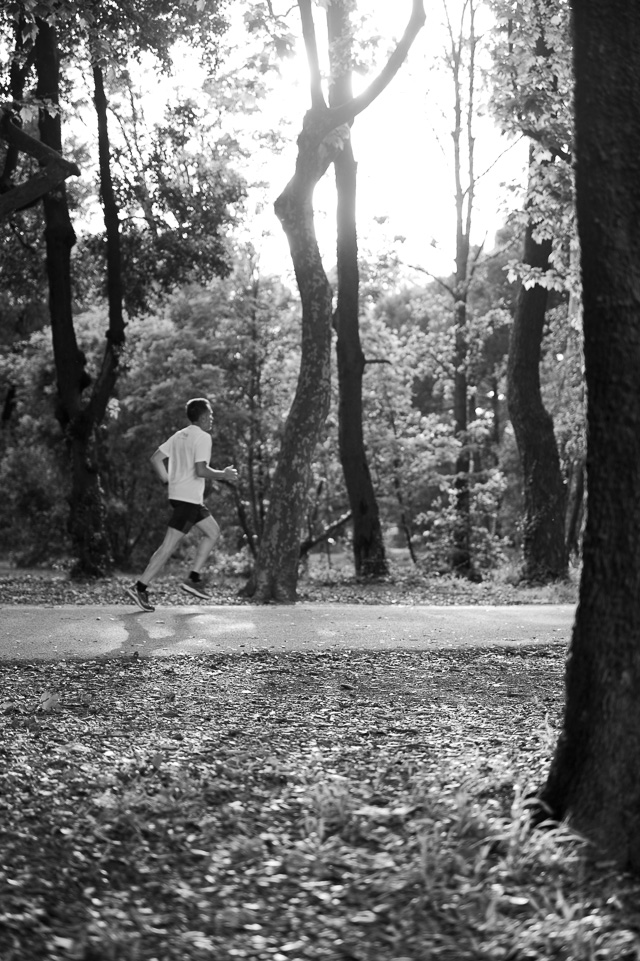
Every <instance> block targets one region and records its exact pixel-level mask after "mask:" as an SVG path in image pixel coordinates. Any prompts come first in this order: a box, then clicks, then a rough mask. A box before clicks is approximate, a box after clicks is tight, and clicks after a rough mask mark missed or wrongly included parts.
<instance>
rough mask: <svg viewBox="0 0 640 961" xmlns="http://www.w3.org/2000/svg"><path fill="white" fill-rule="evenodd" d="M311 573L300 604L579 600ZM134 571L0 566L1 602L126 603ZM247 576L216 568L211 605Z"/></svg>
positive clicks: (182, 599)
mask: <svg viewBox="0 0 640 961" xmlns="http://www.w3.org/2000/svg"><path fill="white" fill-rule="evenodd" d="M313 561H314V563H313V565H312V567H311V570H310V573H309V574H307V575H305V576H303V577H301V579H300V583H299V587H298V595H299V600H300V601H301V602H302V603H309V602H312V603H315V602H318V603H322V602H332V603H344V604H437V605H441V604H572V603H574V602H575V601H576V599H577V575H576V574H575V573H574V576H572V577H571V579H570V580H568V581H567V582H566V583H559V584H553V585H548V586H539V587H523V586H517V585H515V584H512V583H508V581H507V580H505V579H504V578H501V577H500V576H493V577H487V578H486V579H485V580H483V581H482V582H481V583H478V584H475V583H472V582H471V581H468V580H465V579H464V578H456V577H452V576H433V575H432V576H428V575H425V574H422V573H421V572H420V571H419V570H418V569H413V568H407V567H405V566H401V565H394V566H393V567H392V574H391V576H390V577H387V578H384V579H381V580H377V581H368V582H366V581H365V582H363V581H360V580H358V579H357V578H355V577H353V576H352V575H351V574H350V573H349V571H348V570H345V569H344V568H343V567H335V568H331V569H328V568H326V566H323V565H322V564H321V562H319V561H318V560H317V559H316V558H314V559H313ZM183 577H184V570H183V569H181V567H180V566H179V565H178V564H174V566H173V570H171V571H170V572H169V573H168V574H166V575H165V576H163V577H161V578H159V579H158V581H156V582H154V583H153V585H152V587H151V594H152V596H153V600H154V601H155V602H156V603H158V604H161V605H164V606H167V605H180V604H185V603H187V602H188V601H189V598H188V597H187V596H186V595H185V594H184V593H183V592H182V591H181V590H180V583H181V580H182V579H183ZM134 579H135V576H134V575H131V574H128V575H125V574H116V575H114V576H112V577H107V578H104V579H101V580H90V581H84V582H83V581H72V580H70V579H69V577H68V575H67V574H66V573H64V572H63V571H52V570H41V571H24V570H19V569H15V568H5V569H0V604H37V603H46V604H125V605H127V606H130V604H131V601H130V599H129V598H128V597H127V596H126V595H125V593H124V588H125V586H126V585H128V584H131V583H132V581H133V580H134ZM245 583H246V579H245V578H242V577H238V576H235V577H234V576H229V575H228V574H225V573H223V572H220V571H214V572H213V574H212V576H211V580H210V585H209V589H210V591H211V602H212V604H247V603H250V601H249V600H247V598H245V597H242V596H241V594H240V591H241V589H242V587H243V586H244V584H245Z"/></svg>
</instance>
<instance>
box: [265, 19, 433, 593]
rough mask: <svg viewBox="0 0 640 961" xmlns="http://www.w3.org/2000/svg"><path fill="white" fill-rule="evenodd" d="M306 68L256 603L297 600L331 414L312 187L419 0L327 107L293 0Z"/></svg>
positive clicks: (324, 296) (386, 79) (401, 54)
mask: <svg viewBox="0 0 640 961" xmlns="http://www.w3.org/2000/svg"><path fill="white" fill-rule="evenodd" d="M298 7H299V9H300V16H301V20H302V32H303V36H304V40H305V45H306V49H307V56H308V60H309V67H310V74H311V84H310V88H311V105H312V106H311V109H310V110H309V111H308V112H307V114H306V115H305V118H304V122H303V127H302V132H301V133H300V136H299V137H298V157H297V161H296V170H295V174H294V176H293V177H292V179H291V180H290V181H289V183H288V184H287V186H286V187H285V189H284V190H283V192H282V194H281V195H280V196H279V197H278V199H277V201H276V203H275V211H276V214H277V216H278V219H279V220H280V222H281V224H282V227H283V229H284V231H285V233H286V235H287V239H288V241H289V249H290V251H291V259H292V261H293V266H294V271H295V275H296V281H297V284H298V289H299V291H300V299H301V301H302V344H301V359H300V373H299V377H298V385H297V388H296V393H295V397H294V400H293V404H292V406H291V410H290V411H289V415H288V417H287V422H286V425H285V430H284V437H283V440H282V445H281V448H280V455H279V459H278V464H277V467H276V470H275V473H274V476H273V480H272V484H271V497H270V502H269V510H268V512H267V516H266V518H265V525H264V532H263V537H262V541H261V544H260V550H259V552H258V558H257V561H256V570H255V574H254V577H253V582H252V583H251V584H250V585H249V586H248V587H247V593H253V594H254V596H255V598H256V600H258V601H263V602H266V601H281V602H293V601H295V599H296V589H297V581H298V559H299V554H300V534H301V528H302V517H303V513H304V507H305V503H306V499H307V496H308V487H309V479H310V473H311V461H312V457H313V453H314V450H315V448H316V446H317V443H318V440H319V438H320V434H321V430H322V427H323V425H324V422H325V420H326V417H327V414H328V412H329V405H330V378H331V320H332V310H333V303H332V300H333V296H332V290H331V286H330V284H329V282H328V280H327V276H326V273H325V271H324V268H323V266H322V260H321V257H320V252H319V250H318V243H317V240H316V235H315V227H314V220H313V191H314V188H315V186H316V184H317V183H318V181H319V180H320V178H321V177H322V176H323V175H324V173H325V172H326V171H327V169H328V167H329V166H330V164H331V163H333V162H334V160H335V158H336V156H337V154H338V152H339V151H340V149H341V148H342V147H343V145H344V143H345V142H346V141H347V140H348V136H349V131H348V127H347V125H350V124H351V123H353V120H354V118H355V117H356V116H357V115H358V114H359V113H361V112H362V111H363V110H365V109H366V108H367V107H368V106H369V104H371V103H372V102H373V101H374V100H375V98H376V97H377V96H379V94H380V93H381V92H382V91H383V90H384V89H385V87H386V86H387V85H388V84H389V83H390V81H391V80H392V78H393V77H394V76H395V74H396V73H397V71H398V70H399V68H400V66H401V64H402V63H403V61H404V59H405V57H406V55H407V53H408V51H409V48H410V47H411V44H412V43H413V41H414V39H415V37H416V36H417V34H418V32H419V30H420V29H421V28H422V25H423V24H424V20H425V14H424V7H423V3H422V0H413V3H412V12H411V17H410V18H409V23H408V24H407V27H406V29H405V32H404V34H403V36H402V38H401V40H400V41H399V42H398V44H397V45H396V47H395V49H394V50H393V51H392V53H391V55H390V56H389V59H388V61H387V63H386V64H385V66H384V67H383V69H382V70H381V71H380V73H379V74H378V75H377V76H376V77H375V78H374V80H373V81H372V82H371V83H370V84H369V86H368V87H367V88H366V90H364V91H363V92H362V93H361V94H359V95H358V96H357V97H353V98H352V99H350V100H348V101H346V102H345V103H341V104H339V105H338V106H336V107H327V105H326V102H325V98H324V94H323V91H322V78H321V72H320V64H319V58H318V50H317V46H316V38H315V29H314V26H313V16H312V8H311V0H298Z"/></svg>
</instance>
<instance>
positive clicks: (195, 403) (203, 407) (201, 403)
mask: <svg viewBox="0 0 640 961" xmlns="http://www.w3.org/2000/svg"><path fill="white" fill-rule="evenodd" d="M210 410H211V404H210V403H209V401H208V400H207V398H206V397H193V398H192V399H191V400H188V401H187V417H188V418H189V420H190V421H191V423H192V424H195V422H196V421H197V420H199V418H200V417H202V415H203V414H206V413H207V411H210Z"/></svg>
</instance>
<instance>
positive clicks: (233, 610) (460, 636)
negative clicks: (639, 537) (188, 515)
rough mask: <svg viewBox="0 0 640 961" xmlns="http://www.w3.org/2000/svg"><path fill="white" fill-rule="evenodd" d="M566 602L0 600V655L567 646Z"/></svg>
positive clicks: (570, 609) (570, 613)
mask: <svg viewBox="0 0 640 961" xmlns="http://www.w3.org/2000/svg"><path fill="white" fill-rule="evenodd" d="M574 614H575V608H574V606H573V605H547V604H535V605H519V606H509V607H480V606H466V607H449V606H443V607H427V606H419V605H401V604H391V605H366V604H362V605H361V604H295V605H291V606H258V605H243V606H221V607H212V606H209V605H195V604H194V605H185V606H184V607H166V608H162V607H158V608H157V609H156V610H155V611H154V612H153V613H149V614H145V613H143V612H142V611H140V610H138V609H137V608H135V607H134V606H133V605H132V606H131V607H130V608H129V607H123V606H120V605H104V606H78V607H75V606H60V607H45V606H42V607H36V606H27V605H25V606H0V661H9V660H11V661H13V660H63V659H68V658H82V659H87V658H94V657H104V656H118V655H129V656H131V655H133V654H134V653H135V652H137V653H138V655H139V656H140V657H143V656H145V657H146V656H163V657H166V656H170V655H181V654H212V653H224V652H227V653H231V652H235V653H242V652H245V653H249V652H251V651H263V650H268V651H313V650H334V651H335V650H340V649H344V650H349V649H358V650H398V649H401V650H411V651H428V650H437V649H452V648H454V649H455V648H468V647H487V648H488V647H513V646H521V645H529V644H539V645H544V644H550V643H560V644H565V645H566V644H568V642H569V639H570V636H571V628H572V625H573V619H574Z"/></svg>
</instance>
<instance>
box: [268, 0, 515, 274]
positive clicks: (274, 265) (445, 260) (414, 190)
mask: <svg viewBox="0 0 640 961" xmlns="http://www.w3.org/2000/svg"><path fill="white" fill-rule="evenodd" d="M460 3H461V0H448V6H449V10H450V13H451V16H452V19H453V18H454V17H455V16H456V14H457V12H458V11H459V9H460ZM426 7H427V22H426V24H425V27H423V29H422V30H421V32H420V34H419V35H418V38H417V40H416V41H415V43H414V46H413V47H412V50H411V53H410V55H409V59H408V61H407V62H406V63H405V64H404V65H403V67H402V68H401V69H400V72H399V73H398V74H397V75H396V77H395V78H394V79H393V80H392V81H391V84H390V85H389V87H388V88H387V89H386V91H385V92H384V93H383V94H382V95H381V97H380V98H379V99H378V100H376V101H375V102H374V103H373V104H372V105H371V106H370V107H368V108H367V110H366V111H364V113H363V114H361V115H360V116H359V117H358V118H357V119H356V121H355V124H354V127H353V131H352V137H353V144H354V152H355V155H356V159H357V161H358V215H359V223H358V229H359V235H360V245H361V247H363V248H366V247H374V246H375V245H377V244H380V243H383V242H384V240H385V237H386V241H387V243H391V244H393V245H394V246H395V247H396V249H397V248H398V247H399V246H400V249H401V256H402V259H403V261H404V262H406V263H417V264H420V265H421V266H422V267H424V268H426V269H427V270H429V271H431V272H432V273H435V274H446V273H448V272H449V271H450V270H451V269H452V263H453V256H454V250H455V219H454V218H455V205H454V179H453V167H452V159H451V158H452V151H451V136H450V131H451V127H452V124H453V120H452V117H453V87H452V82H451V81H450V80H448V78H447V75H446V74H443V73H440V74H439V75H436V74H435V73H434V69H433V65H434V63H435V61H436V59H438V58H439V57H440V56H441V53H442V50H443V48H444V44H445V42H446V37H447V35H446V30H445V28H444V25H443V24H444V21H443V10H444V7H443V0H432V2H430V3H428V4H426ZM365 8H366V10H367V12H369V13H370V14H371V16H372V17H373V18H374V25H376V26H377V27H378V28H379V30H380V33H381V35H382V36H384V38H385V41H387V40H388V41H389V44H390V43H391V41H392V39H393V38H394V37H397V36H399V35H401V34H402V32H403V30H404V28H405V26H406V23H407V21H408V18H409V15H410V12H411V2H410V0H398V2H397V3H393V4H390V3H389V0H369V2H368V3H366V4H362V5H361V9H365ZM293 16H294V20H293V23H294V25H295V26H296V27H298V22H297V20H296V19H295V17H296V16H297V13H296V12H295V10H294V14H293ZM323 16H324V15H323V11H322V10H317V16H316V22H317V26H318V32H319V39H320V36H321V34H320V30H321V26H322V23H323ZM456 22H457V21H456ZM487 27H488V23H487V22H486V18H485V22H482V20H481V19H480V17H479V18H478V20H477V29H486V28H487ZM385 52H386V51H385V49H384V44H383V45H382V47H381V49H380V51H379V53H378V54H377V56H376V69H375V70H374V72H377V69H379V67H380V65H382V63H384V60H385ZM358 79H359V82H360V83H361V84H364V83H366V82H368V78H358ZM308 96H309V95H308V71H307V67H306V62H305V60H304V53H303V52H301V54H300V55H299V57H297V58H296V59H295V60H293V61H289V62H288V63H286V64H285V65H283V83H282V85H281V86H280V88H279V91H278V95H277V99H275V100H274V103H273V104H271V105H270V106H269V109H268V110H266V111H265V113H264V114H263V116H264V117H265V119H266V118H267V117H269V118H271V116H272V113H271V112H272V110H274V109H275V111H276V113H277V111H278V109H279V111H280V115H281V116H282V117H283V118H287V119H289V120H290V121H291V120H293V127H292V129H291V144H290V147H289V148H288V149H287V150H285V151H284V153H283V154H282V156H280V157H278V158H273V159H272V160H271V161H270V163H269V175H268V176H269V181H270V183H271V184H272V187H273V190H272V196H271V201H272V200H274V199H275V197H276V196H277V195H278V193H279V191H280V190H281V189H282V187H283V186H284V185H285V183H286V182H287V180H288V179H289V177H290V176H291V174H292V172H293V169H294V163H295V156H296V145H295V137H296V135H297V132H298V130H299V127H300V123H301V121H302V116H303V114H304V111H305V110H306V108H307V106H308V102H309V101H308ZM276 122H277V121H276ZM474 125H475V130H474V133H475V136H476V171H477V172H478V173H483V172H484V171H485V170H489V172H488V173H487V174H486V175H485V176H483V177H482V178H481V179H480V181H479V183H478V186H477V198H476V215H475V217H474V230H473V234H472V241H474V242H478V243H480V242H482V241H483V240H484V239H485V237H486V247H487V249H491V247H492V246H493V238H494V235H495V232H496V230H497V229H498V228H499V227H500V226H501V225H502V223H503V222H504V214H505V210H506V206H505V203H506V201H507V192H506V191H505V190H504V189H503V188H502V187H501V183H502V182H504V181H512V180H514V179H516V180H518V181H519V182H521V183H522V182H523V181H524V171H525V169H526V160H527V156H526V154H527V148H526V145H525V144H524V143H520V144H517V145H515V146H512V147H511V148H510V149H507V148H508V147H509V143H508V142H507V141H506V140H505V139H504V138H502V137H501V136H500V134H499V133H498V131H497V130H496V128H495V126H494V124H493V122H492V120H491V119H490V117H488V116H487V115H486V113H485V115H484V116H477V117H476V118H475V121H474ZM505 151H506V153H505ZM501 155H503V156H501ZM499 158H500V159H499ZM509 202H510V203H511V204H513V203H514V198H513V196H511V197H510V199H509ZM516 202H517V201H516ZM315 209H316V230H317V233H318V238H319V241H320V245H321V248H322V251H323V255H324V256H325V261H326V263H327V266H330V265H331V264H332V263H333V257H334V253H333V251H334V247H335V193H334V188H333V178H332V175H331V171H329V172H328V174H327V175H326V176H325V178H324V180H323V181H322V182H321V183H320V184H319V185H318V187H317V189H316V194H315ZM376 218H378V219H380V218H388V219H387V220H386V222H385V224H384V226H380V225H379V224H378V223H376ZM263 223H264V225H265V228H266V229H269V230H270V231H271V234H272V236H271V237H270V239H269V240H268V241H267V240H266V239H265V241H264V246H263V263H264V266H265V267H266V268H267V269H282V267H283V265H285V264H286V265H287V266H288V264H289V252H288V247H287V244H286V239H285V238H284V235H283V234H282V231H281V229H280V226H279V224H278V222H277V221H275V216H274V215H273V212H272V207H271V204H269V206H268V207H267V209H266V211H265V217H264V220H263ZM256 226H257V224H256ZM396 235H402V236H404V237H406V241H405V242H404V243H403V244H401V245H399V244H398V242H395V244H394V241H393V238H394V237H395V236H396Z"/></svg>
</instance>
